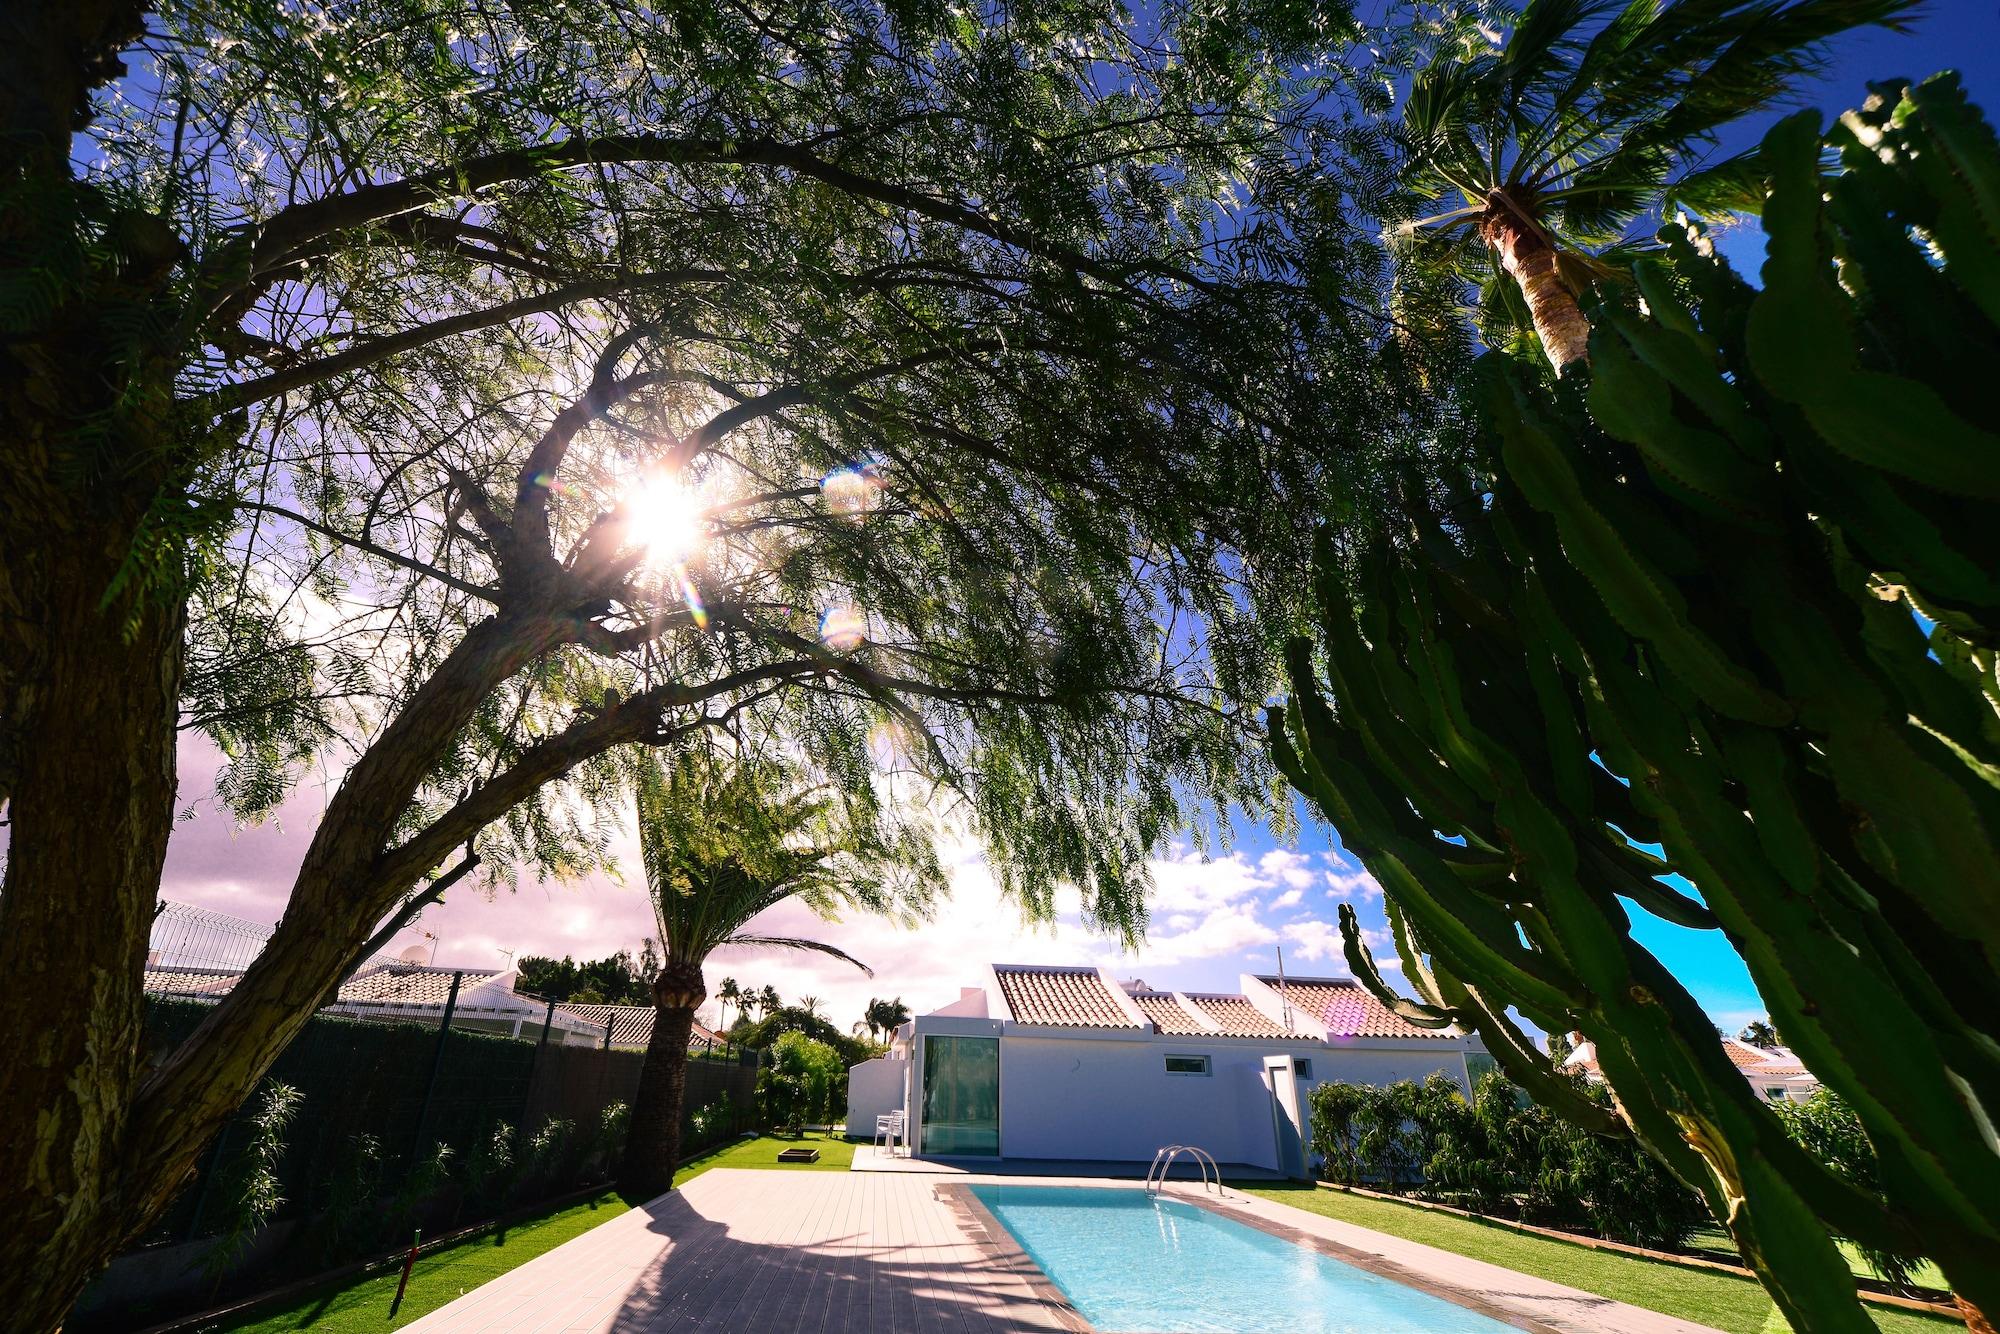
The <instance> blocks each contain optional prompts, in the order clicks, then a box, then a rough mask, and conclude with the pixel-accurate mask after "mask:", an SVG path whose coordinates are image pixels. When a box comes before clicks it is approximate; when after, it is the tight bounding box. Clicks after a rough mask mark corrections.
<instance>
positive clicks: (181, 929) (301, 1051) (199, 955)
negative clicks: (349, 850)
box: [146, 903, 756, 1245]
mask: <svg viewBox="0 0 2000 1334" xmlns="http://www.w3.org/2000/svg"><path fill="white" fill-rule="evenodd" d="M271 934H272V929H271V928H269V927H265V926H261V925H259V924H257V923H253V922H246V921H243V920H242V919H240V918H234V917H229V916H227V915H225V914H221V913H215V912H210V911H208V910H205V909H201V908H195V907H192V906H190V905H187V904H180V903H165V904H162V905H161V910H160V912H159V915H158V916H157V917H156V919H155V921H154V925H153V933H152V939H151V941H150V944H149V949H148V955H147V972H146V988H147V991H148V993H149V996H148V1007H147V1040H148V1047H149V1052H148V1056H149V1059H150V1060H152V1061H155V1062H157V1061H162V1060H164V1059H166V1056H167V1054H168V1053H170V1052H171V1051H172V1050H173V1049H174V1048H175V1047H176V1046H178V1045H179V1043H180V1042H181V1041H182V1040H184V1039H185V1038H186V1037H187V1036H188V1035H189V1034H190V1033H192V1032H193V1031H194V1029H195V1027H196V1026H197V1025H198V1024H199V1023H200V1022H201V1020H202V1018H203V1017H205V1016H206V1014H207V1013H208V1012H209V1011H210V1010H211V1009H212V1008H213V1006H214V1005H215V1004H216V1003H217V1002H218V1001H219V1000H220V999H221V997H222V996H223V995H225V994H227V992H228V990H229V989H230V988H231V987H233V986H234V984H235V982H236V980H237V979H238V978H240V976H241V975H242V972H243V970H244V969H246V968H248V967H249V965H250V964H251V963H252V962H253V961H254V960H255V959H256V957H257V955H258V953H259V952H260V951H261V950H262V949H263V947H264V944H265V942H266V941H267V940H268V939H269V938H270V936H271ZM371 969H384V970H389V973H390V974H393V976H394V978H395V979H401V980H408V979H409V978H410V977H411V976H412V975H414V974H423V975H424V976H423V977H422V979H421V980H422V981H423V982H424V984H425V987H426V994H427V995H428V994H429V992H431V991H435V992H437V993H439V994H438V995H437V996H436V998H435V1000H433V1001H430V1002H427V1003H426V1004H423V1005H419V1004H411V1003H405V1004H398V1005H395V1006H393V1007H388V1008H384V1009H371V1008H369V1007H368V1006H367V1005H366V1004H363V1003H358V1002H354V1001H352V1000H349V1001H347V1002H342V1001H341V1000H340V999H339V998H340V996H342V995H346V994H347V989H346V988H343V989H342V991H341V992H340V993H337V995H336V997H335V1004H334V1005H333V1006H332V1007H331V1008H330V1009H327V1010H322V1012H321V1013H319V1014H316V1015H315V1016H313V1018H312V1019H310V1020H308V1021H307V1023H306V1026H305V1028H304V1029H303V1030H302V1031H301V1032H300V1034H299V1036H298V1037H297V1038H296V1039H294V1040H293V1042H292V1044H291V1045H290V1046H289V1047H287V1048H286V1049H285V1051H284V1052H282V1053H281V1054H280V1055H279V1057H278V1059H277V1060H276V1061H275V1062H274V1063H273V1065H272V1067H271V1070H270V1072H269V1073H268V1074H267V1076H266V1078H265V1080H264V1082H263V1083H262V1084H260V1085H259V1087H258V1089H257V1091H256V1092H254V1093H253V1094H252V1095H251V1097H250V1098H249V1099H248V1100H247V1101H246V1102H245V1104H244V1107H243V1108H242V1109H241V1110H240V1111H239V1112H238V1113H237V1115H236V1117H235V1118H233V1119H232V1120H231V1121H230V1122H229V1123H228V1124H227V1125H226V1126H225V1127H224V1129H223V1131H222V1132H221V1133H220V1134H219V1135H218V1136H217V1137H216V1140H215V1142H214V1144H213V1145H212V1146H211V1148H210V1150H209V1152H208V1153H207V1155H206V1156H205V1157H204V1159H203V1161H202V1164H201V1167H200V1169H199V1171H198V1172H197V1174H196V1176H195V1178H194V1179H193V1180H192V1181H191V1182H190V1184H189V1185H188V1187H187V1188H185V1189H184V1190H183V1192H182V1194H181V1196H180V1197H179V1198H178V1199H177V1200H176V1202H175V1204H174V1205H173V1207H172V1209H171V1210H170V1211H169V1212H168V1214H167V1215H166V1217H164V1218H163V1219H162V1220H161V1222H160V1225H159V1226H158V1227H157V1228H156V1229H155V1230H154V1232H153V1233H152V1234H151V1235H150V1236H149V1237H148V1238H147V1239H146V1244H148V1245H159V1244H162V1243H169V1242H181V1241H189V1240H193V1239H195V1238H198V1237H202V1236H207V1235H212V1234H214V1233H217V1232H222V1231H226V1230H228V1228H229V1226H230V1222H229V1219H230V1216H231V1211H232V1209H233V1207H234V1198H235V1196H236V1190H237V1178H238V1177H239V1176H240V1175H241V1172H242V1166H243V1160H244V1158H245V1153H246V1150H247V1148H248V1146H249V1145H250V1143H251V1141H252V1130H253V1126H252V1122H253V1119H254V1118H255V1116H256V1114H257V1112H258V1110H259V1108H260V1106H261V1105H262V1103H263V1101H264V1099H265V1097H266V1095H267V1092H268V1090H269V1089H270V1088H271V1087H272V1086H273V1085H275V1084H283V1085H286V1086H288V1087H290V1088H292V1089H294V1090H296V1091H297V1093H298V1094H299V1099H298V1104H297V1108H296V1111H295V1113H294V1116H293V1120H292V1123H291V1125H290V1127H289V1128H288V1130H287V1131H286V1133H285V1136H284V1147H283V1151H282V1156H281V1158H280V1160H279V1163H278V1166H277V1172H278V1177H279V1180H280V1183H281V1193H282V1194H283V1196H284V1199H285V1207H284V1211H283V1212H284V1214H285V1215H287V1216H315V1215H321V1214H324V1213H325V1212H327V1211H328V1210H337V1209H339V1208H341V1207H343V1202H346V1201H351V1200H352V1199H354V1198H356V1197H357V1196H359V1197H364V1198H366V1197H374V1198H384V1197H394V1196H396V1195H397V1194H398V1193H399V1192H402V1191H406V1190H407V1189H411V1188H413V1184H412V1183H422V1182H426V1181H429V1180H431V1179H432V1176H433V1175H434V1174H433V1173H431V1170H430V1166H429V1165H430V1164H432V1163H434V1162H435V1161H436V1159H437V1157H438V1154H439V1150H440V1148H441V1147H442V1148H443V1149H444V1150H446V1151H447V1155H446V1156H447V1158H448V1161H449V1162H450V1163H451V1164H452V1165H453V1171H454V1174H455V1179H456V1181H457V1182H458V1185H457V1186H456V1187H455V1188H457V1189H460V1190H472V1189H476V1188H477V1189H483V1188H484V1187H483V1186H479V1185H477V1183H478V1182H479V1181H480V1179H481V1173H482V1171H485V1170H487V1169H490V1168H492V1166H493V1159H494V1155H495V1153H496V1149H495V1140H496V1137H498V1138H499V1139H501V1140H504V1141H506V1143H507V1151H508V1152H511V1153H512V1154H514V1155H515V1156H516V1158H517V1159H518V1158H519V1156H520V1155H522V1154H524V1153H526V1152H527V1146H528V1145H529V1144H530V1143H531V1142H533V1141H534V1139H535V1136H536V1135H537V1133H538V1132H542V1131H544V1130H545V1128H547V1127H548V1126H549V1125H550V1124H551V1123H552V1122H559V1123H562V1129H561V1130H560V1131H559V1135H560V1138H561V1139H562V1141H563V1143H562V1144H561V1146H560V1147H559V1149H558V1150H546V1148H545V1151H546V1152H554V1153H558V1154H559V1155H560V1157H561V1158H562V1160H563V1163H564V1170H565V1171H567V1172H569V1173H570V1175H571V1177H572V1180H571V1181H567V1182H564V1183H562V1184H565V1185H566V1184H574V1180H573V1178H574V1176H575V1175H576V1174H577V1173H584V1174H588V1173H589V1172H590V1171H591V1170H592V1167H593V1164H594V1165H595V1167H596V1169H598V1170H599V1171H600V1172H601V1169H602V1168H603V1167H604V1166H607V1165H608V1161H609V1157H610V1154H611V1151H612V1146H611V1145H609V1144H607V1143H605V1142H604V1140H605V1127H604V1117H605V1112H606V1110H607V1109H608V1108H610V1107H612V1106H613V1105H614V1104H617V1103H621V1102H622V1103H625V1104H627V1105H629V1104H630V1102H631V1100H632V1098H633V1096H634V1094H635V1093H636V1092H637V1089H638V1083H639V1071H640V1067H641V1065H642V1064H643V1060H644V1053H643V1052H639V1051H632V1050H614V1049H611V1048H610V1047H609V1039H610V1026H609V1025H608V1024H607V1025H605V1026H604V1031H603V1035H602V1036H601V1037H600V1036H599V1035H598V1030H597V1026H596V1025H594V1024H585V1023H584V1022H583V1021H580V1020H578V1019H576V1018H575V1017H574V1016H569V1015H564V1014H562V1013H560V1012H559V1011H557V1010H556V1009H555V1007H554V1005H553V1003H550V1002H543V1001H536V1000H533V998H525V999H527V1000H529V1001H531V1002H532V1010H531V1011H524V1012H523V1015H522V1017H516V1018H514V1019H513V1020H512V1021H511V1023H510V1022H509V1020H508V1019H507V1017H506V1015H505V1014H502V1015H499V1016H498V1017H496V1016H495V1014H494V1013H493V1011H492V1010H491V1008H490V1007H488V1008H486V1009H484V1010H480V1009H478V1008H477V1007H472V1012H471V1013H468V1012H467V1011H466V1010H465V1009H462V1008H461V1007H460V1005H459V1004H458V1002H459V1001H460V999H461V998H462V997H463V996H466V995H468V994H470V993H471V992H472V990H473V988H474V987H475V986H476V985H477V984H478V983H479V982H481V981H484V980H486V979H488V978H490V977H491V976H492V974H489V973H483V972H446V971H445V970H438V969H430V968H421V969H419V968H417V967H416V966H414V965H410V964H405V963H403V962H402V961H399V960H394V959H386V958H380V957H377V958H375V959H371V960H369V961H367V962H366V963H364V964H363V965H362V966H361V967H359V968H357V969H356V970H355V973H356V975H357V976H365V975H367V974H368V973H369V971H370V970H371ZM505 995H507V996H510V997H513V998H514V999H516V1000H519V999H524V998H520V997H518V996H517V995H516V994H515V993H511V992H508V993H505ZM517 1008H518V1007H517ZM696 1067H700V1070H699V1073H697V1070H696ZM755 1085H756V1069H755V1066H754V1064H753V1065H744V1064H741V1063H739V1062H735V1061H721V1060H699V1061H692V1062H690V1077H689V1080H688V1090H687V1093H688V1096H687V1100H686V1107H687V1111H688V1114H689V1115H690V1116H691V1115H692V1114H693V1112H694V1111H695V1110H697V1109H700V1108H703V1107H706V1106H708V1105H709V1104H711V1103H713V1102H715V1101H717V1100H718V1099H719V1098H721V1097H722V1096H723V1095H724V1094H727V1095H728V1096H729V1098H730V1100H731V1102H732V1104H733V1105H734V1106H736V1107H738V1108H741V1109H744V1110H745V1112H746V1114H747V1113H748V1111H749V1110H750V1109H753V1108H754V1106H755ZM542 1143H543V1145H544V1146H546V1145H547V1143H548V1139H547V1138H544V1140H543V1141H542ZM691 1147H696V1146H691ZM517 1170H518V1163H517ZM552 1184H553V1183H552ZM524 1188H525V1187H524Z"/></svg>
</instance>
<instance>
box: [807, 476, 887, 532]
mask: <svg viewBox="0 0 2000 1334" xmlns="http://www.w3.org/2000/svg"><path fill="white" fill-rule="evenodd" d="M881 489H882V469H881V465H879V464H876V463H864V464H862V465H861V466H860V467H858V468H836V469H834V470H833V471H832V472H830V473H828V474H827V475H826V476H824V477H822V478H820V482H819V492H820V495H821V497H823V498H824V499H825V501H826V507H827V510H828V511H829V512H830V513H833V514H836V515H839V516H840V517H841V518H854V519H858V518H861V517H863V516H865V515H866V514H867V513H868V511H869V510H871V509H873V508H875V496H876V493H877V492H879V491H881Z"/></svg>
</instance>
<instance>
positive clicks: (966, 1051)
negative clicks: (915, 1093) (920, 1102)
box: [921, 1037, 1000, 1158]
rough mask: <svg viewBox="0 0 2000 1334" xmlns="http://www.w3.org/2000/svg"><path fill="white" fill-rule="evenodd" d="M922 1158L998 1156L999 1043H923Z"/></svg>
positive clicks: (985, 1040)
mask: <svg viewBox="0 0 2000 1334" xmlns="http://www.w3.org/2000/svg"><path fill="white" fill-rule="evenodd" d="M921 1147H922V1150H923V1152H925V1153H931V1154H943V1155H962V1156H965V1157H975V1158H993V1157H997V1156H999V1153H1000V1039H999V1038H934V1037H927V1038H925V1039H924V1124H923V1139H922V1141H921Z"/></svg>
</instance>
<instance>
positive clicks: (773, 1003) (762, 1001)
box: [757, 983, 782, 1019]
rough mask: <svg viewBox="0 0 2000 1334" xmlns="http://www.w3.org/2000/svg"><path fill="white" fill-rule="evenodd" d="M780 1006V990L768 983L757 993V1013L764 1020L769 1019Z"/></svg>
mask: <svg viewBox="0 0 2000 1334" xmlns="http://www.w3.org/2000/svg"><path fill="white" fill-rule="evenodd" d="M780 1004H782V1002H781V1001H780V1000H779V999H778V989H777V988H776V987H774V986H771V985H769V984H768V983H767V984H766V985H765V987H764V989H763V990H762V991H760V992H758V993H757V1013H758V1014H759V1015H761V1016H763V1017H764V1018H767V1019H768V1018H769V1017H770V1016H771V1013H772V1012H773V1011H775V1010H776V1009H777V1008H778V1006H779V1005H780Z"/></svg>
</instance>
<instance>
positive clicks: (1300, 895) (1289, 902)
mask: <svg viewBox="0 0 2000 1334" xmlns="http://www.w3.org/2000/svg"><path fill="white" fill-rule="evenodd" d="M1305 896H1306V892H1305V891H1304V890H1303V889H1288V890H1286V891H1285V892H1284V893H1282V894H1280V895H1278V897H1277V898H1275V899H1272V900H1271V901H1270V902H1269V903H1267V904H1265V905H1264V906H1265V907H1267V908H1269V909H1270V910H1271V911H1272V912H1277V911H1279V910H1281V909H1284V908H1296V907H1298V906H1299V903H1300V902H1301V901H1302V900H1303V899H1304V898H1305Z"/></svg>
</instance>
